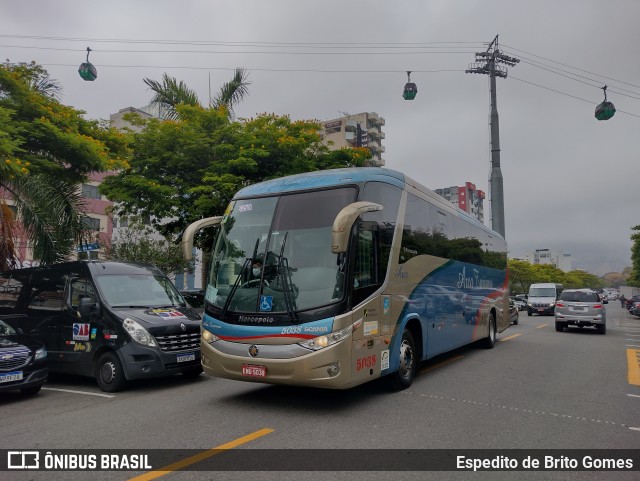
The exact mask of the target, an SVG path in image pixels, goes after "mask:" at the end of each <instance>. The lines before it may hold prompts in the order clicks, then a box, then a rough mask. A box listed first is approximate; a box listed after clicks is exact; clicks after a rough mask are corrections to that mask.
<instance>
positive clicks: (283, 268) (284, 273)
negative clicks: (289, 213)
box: [278, 232, 300, 324]
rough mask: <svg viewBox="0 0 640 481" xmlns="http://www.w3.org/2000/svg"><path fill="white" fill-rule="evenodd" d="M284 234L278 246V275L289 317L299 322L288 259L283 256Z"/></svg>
mask: <svg viewBox="0 0 640 481" xmlns="http://www.w3.org/2000/svg"><path fill="white" fill-rule="evenodd" d="M288 235H289V232H287V233H286V234H285V235H284V239H283V240H282V246H281V247H280V255H279V256H278V276H280V279H281V280H282V293H283V294H284V305H285V307H286V309H287V314H289V319H290V320H291V321H292V322H293V321H295V322H296V324H299V323H300V319H299V318H298V315H297V313H296V299H295V295H294V293H293V290H292V289H293V282H292V281H291V269H290V268H289V259H287V258H286V257H285V256H284V247H285V245H286V244H287V236H288Z"/></svg>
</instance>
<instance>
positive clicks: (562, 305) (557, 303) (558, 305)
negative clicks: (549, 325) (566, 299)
mask: <svg viewBox="0 0 640 481" xmlns="http://www.w3.org/2000/svg"><path fill="white" fill-rule="evenodd" d="M556 307H564V304H563V303H562V302H556Z"/></svg>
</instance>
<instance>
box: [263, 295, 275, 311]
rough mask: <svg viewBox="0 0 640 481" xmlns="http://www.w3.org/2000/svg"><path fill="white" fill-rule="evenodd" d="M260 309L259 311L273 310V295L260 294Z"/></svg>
mask: <svg viewBox="0 0 640 481" xmlns="http://www.w3.org/2000/svg"><path fill="white" fill-rule="evenodd" d="M260 310H261V311H271V310H273V296H260Z"/></svg>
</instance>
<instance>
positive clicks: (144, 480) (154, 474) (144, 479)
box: [130, 428, 273, 481]
mask: <svg viewBox="0 0 640 481" xmlns="http://www.w3.org/2000/svg"><path fill="white" fill-rule="evenodd" d="M272 432H273V429H269V428H265V429H260V430H259V431H256V432H255V433H251V434H247V435H246V436H242V437H241V438H238V439H236V440H234V441H230V442H228V443H225V444H221V445H220V446H216V447H215V448H212V449H207V450H206V451H202V452H201V453H198V454H196V455H194V456H191V457H189V458H186V459H183V460H181V461H177V462H175V463H173V464H169V465H168V466H164V467H162V468H159V469H156V470H154V471H149V472H148V473H145V474H142V475H140V476H136V477H135V478H131V480H130V481H148V480H151V479H156V478H159V477H160V476H164V475H165V474H169V473H172V472H173V471H177V470H179V469H182V468H185V467H187V466H190V465H192V464H195V463H199V462H200V461H203V460H205V459H207V458H210V457H211V456H215V455H216V454H220V453H221V452H224V451H225V450H229V449H233V448H237V447H238V446H240V445H242V444H245V443H248V442H249V441H253V440H254V439H258V438H260V437H262V436H265V435H267V434H270V433H272Z"/></svg>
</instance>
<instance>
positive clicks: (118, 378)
mask: <svg viewBox="0 0 640 481" xmlns="http://www.w3.org/2000/svg"><path fill="white" fill-rule="evenodd" d="M96 381H98V386H100V389H102V390H103V391H105V392H116V391H120V390H121V389H122V388H123V387H124V385H125V384H126V382H127V380H126V379H125V377H124V371H123V369H122V364H121V363H120V359H119V358H118V355H117V354H116V353H115V352H112V351H109V352H105V353H104V354H103V355H102V356H100V359H99V360H98V365H97V366H96Z"/></svg>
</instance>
